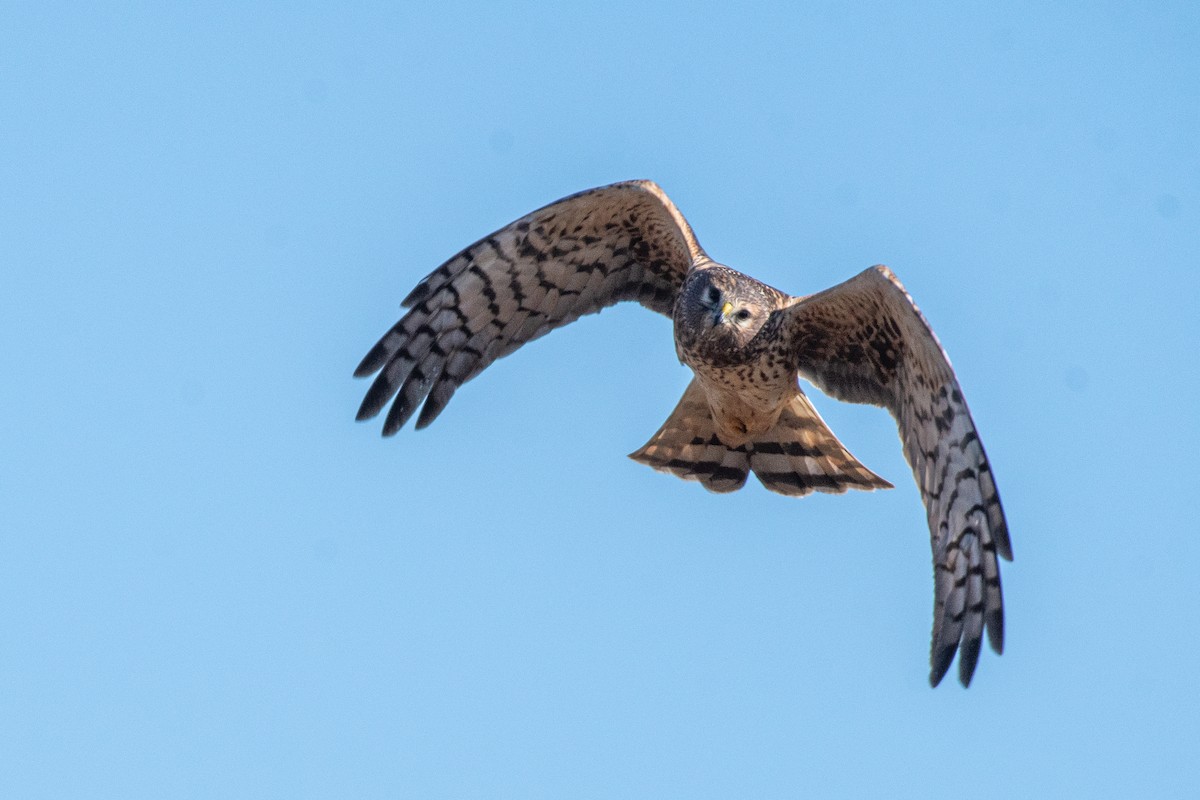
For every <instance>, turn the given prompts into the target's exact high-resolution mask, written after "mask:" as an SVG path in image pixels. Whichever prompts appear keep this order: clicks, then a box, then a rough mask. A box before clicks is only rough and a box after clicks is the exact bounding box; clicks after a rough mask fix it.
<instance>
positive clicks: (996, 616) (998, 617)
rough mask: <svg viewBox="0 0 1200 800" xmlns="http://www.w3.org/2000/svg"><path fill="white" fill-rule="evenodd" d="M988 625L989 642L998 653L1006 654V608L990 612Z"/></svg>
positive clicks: (986, 623) (986, 621) (986, 622)
mask: <svg viewBox="0 0 1200 800" xmlns="http://www.w3.org/2000/svg"><path fill="white" fill-rule="evenodd" d="M984 624H985V626H986V627H987V635H988V644H990V645H991V646H992V649H993V650H995V651H996V653H997V654H998V655H1003V654H1004V610H1003V609H996V610H995V611H992V612H990V613H988V615H987V619H986V620H985V623H984Z"/></svg>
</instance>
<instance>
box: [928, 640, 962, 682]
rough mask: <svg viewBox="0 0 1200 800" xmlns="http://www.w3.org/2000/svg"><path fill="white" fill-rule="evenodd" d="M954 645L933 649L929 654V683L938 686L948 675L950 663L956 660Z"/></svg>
mask: <svg viewBox="0 0 1200 800" xmlns="http://www.w3.org/2000/svg"><path fill="white" fill-rule="evenodd" d="M956 649H957V647H955V646H954V645H948V646H945V647H943V648H942V649H941V650H937V649H935V650H933V651H932V652H931V653H930V655H929V685H930V686H934V687H936V686H937V685H938V684H939V683H941V682H942V678H944V677H946V673H947V672H948V671H949V670H950V663H951V662H952V661H954V651H955V650H956Z"/></svg>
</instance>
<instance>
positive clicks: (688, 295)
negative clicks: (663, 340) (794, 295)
mask: <svg viewBox="0 0 1200 800" xmlns="http://www.w3.org/2000/svg"><path fill="white" fill-rule="evenodd" d="M769 292H770V289H769V287H767V286H765V285H764V284H762V283H760V282H758V281H756V280H754V279H753V278H749V277H747V276H745V275H742V274H741V273H740V272H736V271H735V270H732V269H729V268H728V267H722V266H712V267H707V268H703V269H697V270H693V271H692V273H691V274H690V275H689V276H688V278H687V280H686V281H685V282H684V284H683V289H682V290H681V291H680V293H679V300H678V301H677V302H676V304H675V325H676V329H677V331H678V332H679V338H680V341H681V344H683V346H684V347H685V348H687V349H694V350H696V351H697V352H698V353H700V354H702V355H716V354H718V353H721V352H728V353H730V354H732V353H733V352H737V351H741V350H742V349H744V348H745V347H746V346H747V345H748V344H749V343H750V342H751V340H753V339H754V337H755V336H756V335H758V332H759V330H760V329H761V328H762V326H763V325H764V324H765V323H766V322H767V320H768V319H769V318H770V316H771V312H772V311H774V310H775V309H776V308H777V302H776V300H775V298H773V297H771V296H770V295H769Z"/></svg>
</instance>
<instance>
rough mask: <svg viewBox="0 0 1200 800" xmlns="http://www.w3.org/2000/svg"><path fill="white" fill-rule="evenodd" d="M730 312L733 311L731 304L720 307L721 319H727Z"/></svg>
mask: <svg viewBox="0 0 1200 800" xmlns="http://www.w3.org/2000/svg"><path fill="white" fill-rule="evenodd" d="M730 311H733V303H726V304H725V305H723V306H721V318H722V319H729V312H730Z"/></svg>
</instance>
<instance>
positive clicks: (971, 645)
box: [958, 639, 983, 686]
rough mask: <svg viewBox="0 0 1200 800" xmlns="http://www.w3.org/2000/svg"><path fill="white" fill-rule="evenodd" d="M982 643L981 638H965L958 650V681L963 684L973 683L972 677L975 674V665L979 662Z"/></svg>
mask: <svg viewBox="0 0 1200 800" xmlns="http://www.w3.org/2000/svg"><path fill="white" fill-rule="evenodd" d="M982 644H983V641H982V640H981V639H964V640H963V643H962V647H961V648H960V649H959V651H958V682H959V683H961V684H962V685H963V686H970V685H971V678H972V676H974V675H975V665H976V664H978V663H979V648H980V646H981V645H982Z"/></svg>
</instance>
